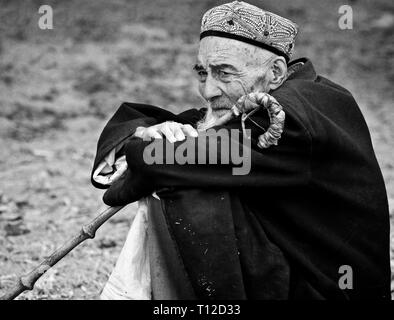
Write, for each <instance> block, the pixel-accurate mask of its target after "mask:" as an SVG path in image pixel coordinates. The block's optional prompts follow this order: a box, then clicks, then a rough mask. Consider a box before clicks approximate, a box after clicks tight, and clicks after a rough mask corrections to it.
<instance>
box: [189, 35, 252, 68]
mask: <svg viewBox="0 0 394 320" xmlns="http://www.w3.org/2000/svg"><path fill="white" fill-rule="evenodd" d="M255 51H256V50H255V48H254V47H253V46H251V45H249V44H247V43H242V42H240V41H237V40H232V39H226V38H221V37H206V38H204V39H202V40H201V41H200V48H199V52H198V57H197V63H198V64H201V65H208V64H212V65H221V64H229V65H234V66H236V65H243V64H245V63H247V62H248V61H249V60H250V59H252V58H253V56H254V55H255Z"/></svg>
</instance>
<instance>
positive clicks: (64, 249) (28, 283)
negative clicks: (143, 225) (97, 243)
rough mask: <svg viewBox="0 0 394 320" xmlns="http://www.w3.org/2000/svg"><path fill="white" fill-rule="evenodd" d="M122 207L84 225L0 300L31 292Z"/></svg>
mask: <svg viewBox="0 0 394 320" xmlns="http://www.w3.org/2000/svg"><path fill="white" fill-rule="evenodd" d="M122 208H123V207H122V206H120V207H109V208H108V209H106V210H104V211H103V212H101V213H100V214H99V215H98V216H97V217H96V218H95V219H93V220H92V221H91V222H90V223H88V224H86V225H84V226H83V227H82V229H81V231H80V232H79V234H77V235H76V236H74V237H73V238H72V239H70V240H69V241H68V242H66V243H65V244H64V245H63V246H61V247H60V248H59V249H57V250H56V251H55V252H53V253H52V254H51V255H50V256H49V257H48V258H46V259H45V260H44V261H43V262H41V263H40V264H39V265H38V266H37V267H36V268H35V269H34V270H32V271H31V272H30V273H28V274H26V275H24V276H22V277H20V278H19V280H18V282H17V283H16V284H15V286H14V287H13V288H12V289H11V290H10V291H9V292H8V293H6V294H4V295H3V296H1V297H0V300H13V299H15V298H16V297H17V296H19V295H20V294H21V293H22V292H24V291H26V290H32V289H33V287H34V284H35V283H36V281H37V280H38V279H39V278H41V276H42V275H43V274H44V273H45V272H47V271H48V270H49V269H50V268H52V267H53V266H54V265H55V264H56V263H57V262H59V261H60V260H61V259H63V257H65V256H66V255H67V254H68V253H69V252H70V251H71V250H73V249H74V248H75V247H76V246H78V245H79V244H80V243H82V242H84V241H85V240H87V239H93V238H94V236H95V235H96V231H97V229H98V228H100V227H101V226H102V225H103V224H104V222H106V221H107V220H108V219H109V218H111V217H112V216H113V215H114V214H115V213H117V212H118V211H119V210H120V209H122Z"/></svg>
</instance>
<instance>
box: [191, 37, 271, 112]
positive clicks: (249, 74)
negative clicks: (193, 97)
mask: <svg viewBox="0 0 394 320" xmlns="http://www.w3.org/2000/svg"><path fill="white" fill-rule="evenodd" d="M272 57H273V54H272V53H270V52H268V51H266V50H263V49H261V48H258V47H255V46H252V45H249V44H247V43H243V42H240V41H237V40H232V39H227V38H221V37H205V38H203V39H202V40H201V41H200V48H199V52H198V58H197V63H196V65H195V67H194V70H195V72H196V74H197V77H198V80H199V92H200V94H201V95H202V96H203V97H204V99H205V100H206V101H207V102H208V108H209V109H211V110H208V111H211V112H212V115H213V116H215V117H216V118H218V117H221V116H222V115H224V114H225V113H227V112H228V111H229V109H231V107H232V106H233V105H234V103H235V102H236V101H237V100H238V99H239V98H240V97H241V96H243V95H244V94H245V93H246V92H247V93H249V92H252V91H255V90H258V91H262V92H267V91H268V90H267V83H266V82H267V81H266V80H267V79H266V77H265V74H266V72H267V70H268V68H267V66H268V65H269V62H270V59H271V58H272ZM245 91H246V92H245Z"/></svg>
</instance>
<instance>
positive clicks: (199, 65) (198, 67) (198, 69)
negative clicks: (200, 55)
mask: <svg viewBox="0 0 394 320" xmlns="http://www.w3.org/2000/svg"><path fill="white" fill-rule="evenodd" d="M193 70H196V71H201V70H205V68H204V67H203V66H202V65H201V64H198V63H196V64H195V65H194V67H193Z"/></svg>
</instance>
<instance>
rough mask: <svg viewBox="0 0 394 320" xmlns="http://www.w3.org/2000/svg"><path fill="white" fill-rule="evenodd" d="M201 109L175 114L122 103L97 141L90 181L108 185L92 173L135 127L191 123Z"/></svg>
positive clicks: (99, 185)
mask: <svg viewBox="0 0 394 320" xmlns="http://www.w3.org/2000/svg"><path fill="white" fill-rule="evenodd" d="M203 113H204V111H203V110H197V109H190V110H187V111H185V112H183V113H181V114H178V115H175V114H173V113H172V112H170V111H167V110H165V109H162V108H159V107H156V106H152V105H146V104H137V103H129V102H125V103H123V104H122V105H121V106H120V107H119V108H118V110H117V111H116V112H115V114H114V115H113V116H112V118H111V119H110V120H109V121H108V123H107V124H106V126H105V127H104V129H103V131H102V133H101V135H100V138H99V140H98V143H97V151H96V157H95V159H94V164H93V168H92V172H91V182H92V184H93V185H94V186H95V187H96V188H100V189H105V188H108V185H103V184H100V183H98V182H97V181H95V180H94V179H93V173H94V171H95V170H96V169H97V167H98V165H99V164H100V163H101V162H102V161H103V160H104V159H105V157H106V156H107V155H108V153H109V152H110V151H111V150H113V149H114V148H115V147H117V146H119V145H120V144H123V143H125V142H126V141H127V140H128V139H130V138H131V137H132V135H133V134H134V133H135V130H136V129H137V127H140V126H142V127H149V126H152V125H155V124H158V123H161V122H164V121H177V122H181V123H193V121H196V120H197V119H199V118H201V117H202V115H203Z"/></svg>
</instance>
